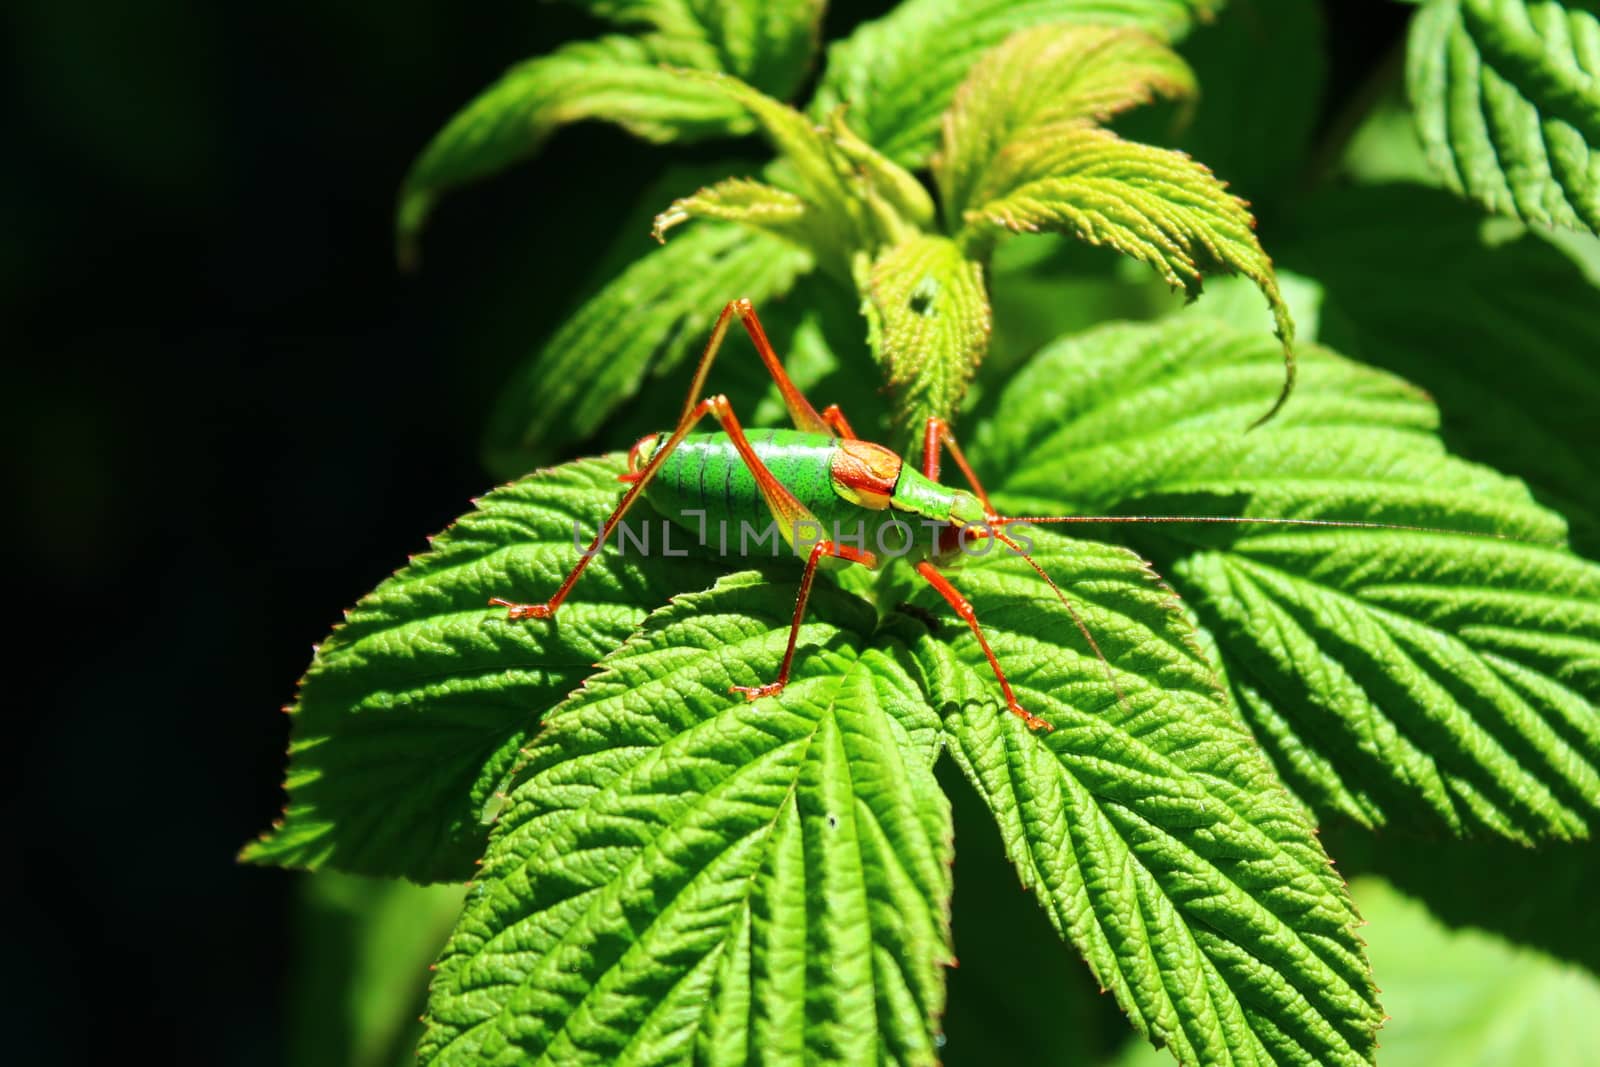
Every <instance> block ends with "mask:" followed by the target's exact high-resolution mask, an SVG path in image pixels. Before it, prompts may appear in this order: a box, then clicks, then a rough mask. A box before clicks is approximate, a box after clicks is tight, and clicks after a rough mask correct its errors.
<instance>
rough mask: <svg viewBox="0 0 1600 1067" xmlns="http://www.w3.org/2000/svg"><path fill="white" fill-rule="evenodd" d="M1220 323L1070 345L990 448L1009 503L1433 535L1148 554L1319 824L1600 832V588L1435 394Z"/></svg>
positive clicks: (1177, 545) (1250, 541)
mask: <svg viewBox="0 0 1600 1067" xmlns="http://www.w3.org/2000/svg"><path fill="white" fill-rule="evenodd" d="M1307 351H1308V358H1307V360H1306V374H1305V383H1304V386H1305V387H1304V389H1303V390H1301V391H1300V392H1299V393H1297V394H1296V397H1295V399H1294V401H1293V402H1292V403H1291V405H1290V406H1289V407H1288V408H1286V409H1285V411H1284V413H1283V416H1282V417H1281V418H1280V419H1279V420H1278V421H1277V422H1275V423H1273V424H1272V425H1270V426H1269V427H1266V428H1264V429H1262V430H1258V431H1255V432H1253V433H1241V432H1240V415H1241V413H1242V412H1243V411H1245V410H1248V409H1249V407H1250V405H1251V404H1254V403H1259V402H1260V398H1261V397H1262V396H1264V395H1266V394H1267V393H1268V392H1269V391H1270V389H1271V381H1270V378H1271V371H1270V366H1271V364H1270V356H1271V346H1270V343H1269V342H1266V341H1265V339H1263V338H1260V337H1257V336H1255V335H1252V334H1249V333H1241V332H1239V331H1237V330H1234V329H1231V328H1229V327H1226V326H1223V325H1221V324H1213V323H1210V322H1208V321H1206V320H1204V319H1179V320H1177V321H1171V322H1168V323H1165V324H1163V325H1160V326H1152V327H1109V328H1106V329H1102V330H1098V331H1095V332H1093V333H1091V334H1088V335H1085V336H1084V337H1082V338H1081V339H1077V340H1073V341H1070V342H1065V343H1062V344H1059V345H1055V346H1052V347H1051V348H1049V349H1047V350H1046V351H1045V352H1044V353H1042V354H1041V355H1040V356H1039V357H1038V358H1037V359H1035V361H1034V362H1033V363H1031V364H1030V365H1029V366H1028V367H1027V368H1026V369H1025V370H1024V371H1023V372H1022V373H1021V374H1019V375H1017V376H1016V377H1015V378H1014V379H1013V380H1012V382H1011V383H1010V385H1009V386H1008V387H1007V391H1006V395H1005V397H1004V398H1003V400H1002V403H1001V404H1000V406H999V408H998V409H997V410H996V412H995V417H994V420H993V422H992V424H990V426H989V427H988V428H987V429H988V432H987V434H985V435H984V437H983V442H984V444H985V446H986V447H985V448H984V450H983V453H982V454H983V456H984V462H985V463H986V464H987V465H988V467H989V469H990V470H992V471H995V472H999V477H997V478H996V479H995V480H996V482H997V483H998V487H999V490H1000V491H999V492H998V493H997V502H999V501H1004V502H1006V503H1004V504H1002V508H1003V509H1005V508H1007V507H1009V508H1010V509H1012V510H1013V511H1021V512H1022V513H1024V514H1030V513H1031V514H1049V513H1052V512H1054V513H1065V512H1075V513H1079V514H1091V515H1106V514H1116V513H1124V514H1131V515H1177V516H1185V515H1201V516H1204V515H1214V516H1247V517H1254V516H1262V517H1280V518H1283V517H1287V518H1297V519H1342V520H1355V521H1366V522H1382V523H1394V524H1403V525H1408V526H1415V527H1426V528H1427V529H1411V530H1399V529H1393V530H1386V529H1336V528H1325V529H1291V528H1278V529H1272V528H1269V527H1249V526H1242V527H1241V526H1203V525H1200V524H1183V523H1178V524H1153V525H1131V526H1125V527H1115V528H1113V527H1101V528H1097V529H1099V530H1101V532H1102V533H1104V534H1106V535H1108V536H1109V535H1110V533H1111V532H1112V531H1113V529H1115V530H1120V531H1122V532H1124V533H1126V534H1127V535H1128V536H1129V538H1130V542H1131V543H1132V544H1134V545H1136V546H1137V547H1138V548H1139V549H1140V551H1141V552H1142V553H1143V554H1145V555H1146V556H1147V557H1148V558H1149V559H1151V560H1153V561H1154V562H1155V564H1156V566H1157V568H1158V569H1159V570H1160V571H1161V573H1163V574H1164V575H1166V576H1167V577H1168V578H1169V579H1170V580H1171V581H1172V582H1173V583H1174V585H1175V586H1176V587H1177V588H1178V590H1179V592H1180V593H1182V594H1183V596H1184V598H1185V600H1186V601H1187V602H1188V604H1189V605H1190V606H1191V607H1192V608H1193V610H1194V611H1195V612H1196V613H1197V615H1198V616H1199V617H1200V619H1201V620H1203V622H1204V623H1205V625H1206V626H1207V628H1208V629H1209V630H1210V631H1211V633H1212V634H1213V635H1214V636H1215V638H1216V641H1217V644H1218V646H1219V648H1220V650H1221V655H1222V658H1223V662H1224V664H1225V667H1226V671H1227V674H1228V676H1229V679H1230V681H1231V683H1232V687H1233V689H1234V691H1235V693H1236V694H1237V696H1238V699H1239V703H1240V706H1241V708H1242V709H1243V711H1244V712H1245V715H1246V717H1247V718H1248V719H1249V720H1250V722H1251V725H1252V728H1253V729H1254V732H1255V734H1256V737H1257V738H1258V739H1259V740H1260V741H1261V743H1262V744H1263V745H1264V746H1266V748H1267V750H1268V752H1269V753H1270V754H1271V755H1272V757H1273V759H1274V761H1275V762H1276V764H1277V766H1278V770H1279V772H1280V773H1281V774H1282V775H1283V776H1284V777H1285V779H1286V780H1287V781H1288V782H1289V783H1290V784H1291V785H1293V786H1294V787H1295V789H1296V790H1297V791H1298V792H1299V793H1300V794H1301V796H1303V797H1304V798H1305V799H1306V800H1307V801H1308V802H1310V803H1311V804H1312V805H1313V806H1314V807H1316V808H1317V809H1318V810H1320V811H1324V812H1338V813H1341V814H1344V815H1347V816H1349V817H1351V818H1353V819H1356V820H1358V821H1361V822H1363V823H1366V824H1368V825H1382V824H1385V823H1390V822H1398V823H1402V824H1404V823H1411V822H1417V823H1421V824H1424V825H1427V826H1430V827H1438V828H1443V829H1446V830H1448V831H1449V832H1452V833H1455V834H1460V835H1489V836H1501V837H1505V838H1509V839H1512V840H1530V839H1537V838H1568V839H1574V838H1584V837H1587V836H1589V835H1590V834H1591V833H1592V831H1593V827H1594V824H1595V822H1596V821H1597V819H1600V718H1597V717H1596V715H1595V713H1594V703H1593V701H1594V700H1595V699H1596V697H1597V696H1600V671H1597V669H1596V667H1597V664H1600V568H1597V567H1596V566H1595V565H1594V564H1592V563H1589V562H1588V561H1585V560H1583V559H1580V558H1578V557H1576V556H1574V555H1572V554H1571V553H1569V552H1567V551H1566V550H1564V549H1562V548H1561V547H1560V546H1559V542H1560V539H1561V537H1562V534H1563V532H1564V526H1563V524H1562V522H1561V520H1560V518H1559V517H1558V516H1556V515H1554V514H1552V513H1550V512H1548V511H1545V510H1544V509H1542V508H1540V507H1539V506H1538V505H1536V504H1535V503H1534V501H1533V499H1532V498H1531V497H1530V496H1529V494H1528V493H1527V491H1526V489H1525V488H1524V487H1523V486H1522V485H1521V484H1520V483H1518V482H1516V481H1515V480H1513V479H1509V478H1506V477H1504V476H1501V475H1498V474H1495V473H1494V472H1492V471H1490V470H1488V469H1486V468H1483V467H1479V466H1476V465H1474V464H1470V463H1466V462H1464V461H1462V460H1459V459H1456V458H1454V457H1452V456H1450V455H1448V454H1447V453H1446V452H1445V451H1444V450H1443V448H1442V447H1441V446H1440V444H1439V442H1438V439H1437V438H1436V437H1434V436H1433V434H1432V432H1431V431H1432V430H1433V428H1434V426H1435V425H1436V422H1437V413H1436V412H1435V411H1434V409H1433V407H1432V405H1431V404H1429V403H1428V401H1427V400H1426V399H1425V398H1424V397H1423V395H1422V394H1421V393H1419V392H1417V391H1416V390H1414V389H1412V388H1409V387H1407V386H1405V385H1404V384H1403V383H1401V382H1399V381H1398V380H1396V379H1393V378H1390V377H1388V376H1387V375H1384V374H1381V373H1379V372H1377V371H1372V370H1368V369H1365V368H1363V367H1361V366H1359V365H1357V364H1352V363H1348V362H1346V361H1344V360H1341V359H1338V358H1336V357H1334V356H1332V355H1330V354H1327V353H1325V352H1321V351H1319V350H1316V349H1308V350H1307Z"/></svg>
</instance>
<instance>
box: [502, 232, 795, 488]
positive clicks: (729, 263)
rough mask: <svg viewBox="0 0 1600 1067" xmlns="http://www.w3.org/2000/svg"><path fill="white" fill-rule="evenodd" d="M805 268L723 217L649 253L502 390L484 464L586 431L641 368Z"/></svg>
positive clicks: (679, 356) (783, 248)
mask: <svg viewBox="0 0 1600 1067" xmlns="http://www.w3.org/2000/svg"><path fill="white" fill-rule="evenodd" d="M810 269H811V258H810V256H808V255H807V254H806V253H805V252H804V251H802V250H801V249H799V248H797V247H795V246H794V245H793V244H790V243H789V242H787V241H784V240H780V239H778V238H776V237H772V236H769V235H766V234H761V233H754V232H752V231H750V230H748V229H745V228H743V227H740V226H735V225H732V224H729V223H722V222H712V223H707V224H705V225H703V226H700V227H696V228H695V229H694V230H692V231H690V232H688V233H685V234H684V235H682V236H680V237H677V238H674V239H673V241H672V242H671V243H669V244H667V245H666V246H665V247H663V248H657V249H654V250H652V251H650V252H649V253H647V254H646V255H645V256H643V257H642V258H641V259H639V260H638V261H637V262H636V263H634V264H633V265H632V266H630V267H628V268H627V269H626V270H624V271H623V272H622V273H621V274H619V275H618V276H617V277H616V279H615V280H613V281H612V282H610V284H608V285H607V286H606V287H605V288H604V289H602V290H600V292H599V293H597V294H595V295H594V296H593V297H592V298H590V300H589V301H588V302H587V303H585V304H584V305H583V306H582V307H581V308H579V309H578V311H577V312H576V313H575V314H574V315H573V316H572V317H571V318H570V319H568V320H567V321H566V323H564V324H563V325H562V326H561V328H560V329H558V330H557V331H556V333H555V335H554V336H552V337H551V338H550V339H549V340H548V341H546V342H545V343H544V344H543V345H542V346H540V348H539V350H538V352H537V353H536V354H535V355H534V357H533V359H532V360H531V361H529V362H528V363H527V364H525V365H524V366H523V367H522V369H521V370H520V371H519V372H518V374H517V377H516V379H515V380H514V381H513V382H512V383H511V385H510V386H509V387H508V388H507V389H506V390H505V392H504V393H502V395H501V398H500V402H499V406H498V407H497V408H496V410H495V413H494V416H493V419H492V420H491V422H490V426H489V432H488V435H487V436H488V449H489V452H490V463H491V466H493V467H494V469H496V470H517V469H521V470H526V469H528V468H529V467H531V466H533V465H534V464H535V463H537V462H543V461H545V460H547V459H548V458H549V454H550V451H551V448H552V446H554V445H556V444H558V443H563V442H568V441H572V440H583V439H585V438H587V437H590V436H591V435H593V434H594V433H595V432H596V431H598V430H599V429H600V428H601V427H602V426H603V425H605V423H606V420H607V419H609V418H610V417H611V416H612V414H613V413H614V412H615V411H616V410H617V408H618V407H619V406H621V405H622V404H623V403H624V402H625V401H626V400H628V398H630V397H631V396H633V395H634V394H635V393H636V392H637V391H638V389H639V387H640V384H641V383H642V382H643V381H644V379H645V375H646V374H647V373H649V372H651V371H653V372H655V373H656V374H663V373H665V372H667V371H669V370H671V369H672V368H674V367H676V366H678V365H679V364H680V363H681V362H682V360H683V358H684V356H686V355H688V354H689V353H691V352H694V351H698V350H699V349H700V348H702V347H703V346H704V345H705V341H706V336H707V333H708V332H709V331H710V328H711V324H712V323H713V322H714V321H715V320H716V316H717V313H718V312H720V311H721V310H722V306H723V305H724V304H726V303H727V302H728V301H729V300H733V299H736V298H738V297H748V298H749V299H751V300H753V301H755V302H756V303H757V304H758V305H759V304H760V303H761V302H762V301H764V300H768V299H771V298H773V297H776V296H779V295H781V294H783V293H785V292H787V291H788V289H789V288H790V286H792V285H793V284H794V281H795V279H796V278H797V277H798V276H799V275H800V274H802V273H804V272H805V271H807V270H810ZM676 388H677V387H676V386H674V392H676ZM623 443H624V442H610V444H613V445H620V444H623Z"/></svg>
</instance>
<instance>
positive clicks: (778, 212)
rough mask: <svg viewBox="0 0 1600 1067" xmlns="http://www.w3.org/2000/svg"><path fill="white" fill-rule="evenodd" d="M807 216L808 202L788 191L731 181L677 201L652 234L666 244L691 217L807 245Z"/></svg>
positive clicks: (746, 182)
mask: <svg viewBox="0 0 1600 1067" xmlns="http://www.w3.org/2000/svg"><path fill="white" fill-rule="evenodd" d="M805 215H806V202H805V201H804V200H802V199H800V198H799V197H798V196H796V195H795V194H793V193H791V192H788V191H787V190H784V189H778V188H776V187H774V186H771V185H764V184H762V183H761V182H756V181H751V180H750V179H748V178H729V179H727V180H726V181H720V182H717V183H716V184H715V185H710V186H707V187H706V188H704V189H701V190H700V191H699V192H697V193H695V194H694V195H692V196H685V197H681V198H679V199H677V200H674V201H673V202H672V206H671V207H669V208H667V210H665V211H663V212H662V213H661V214H659V215H657V216H656V221H655V227H654V228H653V229H652V230H651V231H650V233H651V236H653V237H654V238H655V239H656V240H657V241H660V242H661V243H662V244H665V243H666V234H667V231H668V230H670V229H672V228H673V227H674V226H677V225H680V224H681V223H685V222H688V221H689V220H690V219H691V218H702V219H722V220H723V221H724V222H738V223H743V224H744V225H746V226H749V227H751V228H753V229H758V230H766V231H767V232H769V233H773V234H776V235H777V236H779V237H787V238H790V239H791V240H794V241H795V243H796V244H804V243H805V236H804V234H805V230H804V221H805Z"/></svg>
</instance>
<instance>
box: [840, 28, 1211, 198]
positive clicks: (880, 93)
mask: <svg viewBox="0 0 1600 1067" xmlns="http://www.w3.org/2000/svg"><path fill="white" fill-rule="evenodd" d="M1221 6H1222V4H1221V0H1025V2H1022V3H1018V2H1016V0H909V2H907V3H903V4H901V5H899V6H898V7H896V8H895V9H894V11H892V12H891V13H890V14H889V15H887V16H885V17H884V18H881V19H878V20H877V21H875V22H869V23H866V24H865V25H863V26H860V27H858V28H857V29H856V31H855V32H854V33H853V34H851V35H850V37H848V38H847V39H845V40H844V41H841V42H839V43H837V44H834V45H832V46H830V47H829V49H828V63H827V69H826V71H825V72H824V75H823V79H822V83H821V85H819V86H818V88H817V95H816V99H815V100H814V101H813V102H812V114H814V115H825V114H827V113H829V112H831V111H832V110H833V109H834V108H835V107H837V106H838V105H839V104H846V105H848V106H849V108H850V121H851V124H852V125H853V126H854V127H855V129H856V130H858V131H859V132H860V133H861V135H862V136H863V137H865V138H866V139H867V141H869V142H870V143H871V144H873V145H875V146H877V148H878V149H879V150H880V151H881V152H883V153H884V154H885V155H886V156H888V157H889V158H890V159H893V160H894V161H895V162H896V163H899V164H901V165H902V166H906V167H910V168H913V169H915V168H917V167H920V166H922V165H924V164H925V163H927V161H928V159H929V157H931V156H932V155H933V150H934V147H935V139H936V138H937V136H938V132H939V117H940V115H942V114H943V113H944V111H945V109H946V108H947V107H949V106H950V101H951V100H952V99H953V98H954V96H955V93H956V88H957V87H958V86H959V85H960V84H961V83H962V81H963V80H965V78H966V76H967V71H968V70H969V69H971V67H972V65H973V64H974V63H975V62H977V60H978V59H979V57H981V56H982V55H983V54H984V53H985V52H986V51H988V50H989V49H991V48H993V47H994V46H995V45H998V44H999V43H1000V42H1001V41H1004V40H1005V39H1006V38H1007V37H1009V36H1011V35H1012V34H1013V33H1015V32H1016V31H1018V30H1021V29H1026V28H1027V27H1029V26H1038V25H1042V24H1045V23H1050V22H1079V23H1085V22H1087V23H1102V24H1109V25H1116V26H1132V27H1136V28H1138V29H1142V30H1145V31H1146V32H1148V33H1151V34H1155V35H1156V36H1159V37H1161V38H1162V39H1164V40H1169V41H1172V40H1177V39H1178V38H1180V37H1182V36H1183V35H1184V34H1185V33H1186V32H1188V30H1189V28H1190V27H1191V26H1192V25H1193V24H1194V23H1195V22H1196V21H1197V20H1203V19H1207V18H1209V17H1210V16H1211V15H1212V14H1213V13H1214V12H1215V11H1216V10H1218V9H1219V8H1220V7H1221Z"/></svg>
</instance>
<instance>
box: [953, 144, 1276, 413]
mask: <svg viewBox="0 0 1600 1067" xmlns="http://www.w3.org/2000/svg"><path fill="white" fill-rule="evenodd" d="M1008 156H1009V158H1008V159H1006V161H1005V166H1004V167H1003V168H996V169H995V171H994V172H992V176H991V178H990V181H989V182H988V187H987V189H986V192H987V193H988V197H987V199H986V200H985V201H984V202H983V203H981V204H980V205H979V206H977V207H974V208H972V209H971V210H969V211H967V213H966V220H967V228H966V230H964V231H963V238H964V243H965V246H966V247H968V248H972V247H974V246H977V247H981V246H982V244H983V242H985V241H987V240H992V238H993V235H994V233H996V232H999V231H1005V230H1009V231H1012V232H1016V233H1031V232H1037V231H1039V230H1046V229H1052V230H1060V231H1062V232H1064V233H1070V234H1072V235H1074V236H1076V237H1078V238H1080V239H1082V240H1085V241H1088V242H1089V243H1090V244H1101V243H1104V244H1107V245H1109V246H1110V247H1112V248H1115V249H1116V250H1117V251H1119V252H1122V253H1123V254H1125V255H1129V256H1132V257H1133V258H1134V259H1137V260H1138V261H1140V262H1141V263H1144V264H1146V265H1148V266H1150V267H1152V268H1154V269H1155V270H1156V272H1157V273H1159V274H1160V275H1161V276H1162V277H1163V279H1164V280H1165V281H1166V282H1167V284H1169V285H1171V286H1173V287H1175V288H1176V287H1180V286H1181V287H1182V288H1183V290H1184V291H1185V292H1186V293H1188V294H1189V296H1190V297H1191V298H1193V297H1195V296H1197V295H1199V293H1200V287H1201V277H1202V272H1203V271H1205V270H1212V269H1220V270H1224V271H1237V272H1239V273H1240V274H1242V275H1244V276H1245V277H1247V278H1249V279H1250V280H1251V281H1253V282H1255V283H1256V286H1257V288H1259V289H1260V290H1261V292H1262V294H1263V295H1265V296H1266V298H1267V303H1268V306H1269V307H1271V309H1272V317H1273V321H1274V323H1275V324H1276V327H1277V334H1278V337H1279V338H1280V339H1281V340H1282V342H1283V358H1284V366H1285V368H1286V376H1285V378H1284V382H1283V387H1282V389H1281V390H1280V391H1279V393H1278V397H1277V399H1276V400H1275V401H1274V402H1273V406H1272V407H1271V409H1269V410H1268V411H1267V413H1266V414H1265V415H1262V416H1261V417H1260V418H1258V419H1257V422H1258V423H1259V422H1264V421H1265V420H1266V419H1267V418H1270V417H1271V416H1272V415H1274V414H1276V413H1277V411H1278V409H1279V408H1280V407H1281V406H1282V405H1283V403H1284V401H1285V400H1286V399H1287V398H1288V396H1289V392H1290V390H1291V389H1292V388H1293V385H1294V355H1293V353H1294V347H1293V346H1294V322H1293V320H1292V319H1290V317H1289V308H1288V305H1286V304H1285V303H1284V301H1283V297H1282V295H1281V294H1280V293H1279V291H1278V283H1277V279H1276V278H1275V277H1274V276H1273V273H1272V261H1271V260H1270V259H1268V258H1267V255H1266V253H1265V252H1264V251H1262V249H1261V244H1260V242H1258V241H1257V240H1256V235H1255V229H1254V226H1255V223H1254V220H1253V219H1251V217H1250V212H1249V211H1248V210H1247V209H1246V208H1245V206H1244V204H1243V203H1241V202H1240V201H1239V200H1237V199H1236V198H1234V197H1232V196H1229V195H1228V194H1227V193H1226V192H1225V191H1224V190H1223V188H1222V185H1221V184H1220V183H1219V182H1218V181H1217V180H1216V179H1215V178H1214V177H1212V175H1211V172H1210V171H1208V170H1207V169H1206V168H1205V167H1204V166H1202V165H1200V164H1198V163H1195V162H1194V161H1192V160H1190V159H1188V158H1187V157H1185V156H1182V155H1180V154H1178V153H1175V152H1169V151H1166V150H1165V149H1161V148H1152V147H1150V146H1148V145H1141V144H1134V143H1132V142H1130V141H1124V140H1122V139H1120V138H1118V137H1117V136H1116V135H1115V134H1112V133H1109V132H1107V131H1105V130H1099V129H1094V128H1091V127H1078V128H1073V129H1067V130H1058V131H1055V132H1054V133H1053V134H1052V136H1051V137H1049V138H1048V139H1045V140H1041V141H1040V142H1038V143H1036V144H1034V143H1026V142H1024V143H1020V144H1019V145H1018V146H1017V147H1016V149H1015V150H1014V151H1013V152H1011V153H1008Z"/></svg>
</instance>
